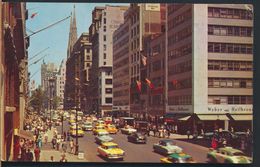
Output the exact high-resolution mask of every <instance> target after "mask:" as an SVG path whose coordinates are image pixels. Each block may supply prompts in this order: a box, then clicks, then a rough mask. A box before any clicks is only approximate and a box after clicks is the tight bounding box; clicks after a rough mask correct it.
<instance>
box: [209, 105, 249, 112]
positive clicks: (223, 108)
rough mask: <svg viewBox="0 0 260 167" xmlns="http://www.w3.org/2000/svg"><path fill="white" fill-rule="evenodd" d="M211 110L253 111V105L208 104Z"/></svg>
mask: <svg viewBox="0 0 260 167" xmlns="http://www.w3.org/2000/svg"><path fill="white" fill-rule="evenodd" d="M208 111H209V112H229V113H232V112H252V111H253V106H208Z"/></svg>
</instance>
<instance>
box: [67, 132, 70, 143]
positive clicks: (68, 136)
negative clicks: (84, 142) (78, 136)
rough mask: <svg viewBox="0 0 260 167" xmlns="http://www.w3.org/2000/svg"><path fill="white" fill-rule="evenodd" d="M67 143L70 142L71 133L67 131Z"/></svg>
mask: <svg viewBox="0 0 260 167" xmlns="http://www.w3.org/2000/svg"><path fill="white" fill-rule="evenodd" d="M67 141H70V132H69V131H67Z"/></svg>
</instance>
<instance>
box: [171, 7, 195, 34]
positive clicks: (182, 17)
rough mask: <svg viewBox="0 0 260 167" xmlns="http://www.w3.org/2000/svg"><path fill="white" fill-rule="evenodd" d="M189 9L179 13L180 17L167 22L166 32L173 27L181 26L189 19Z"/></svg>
mask: <svg viewBox="0 0 260 167" xmlns="http://www.w3.org/2000/svg"><path fill="white" fill-rule="evenodd" d="M191 16H192V15H191V9H188V10H186V11H185V12H183V13H181V14H180V15H178V16H176V17H174V18H173V19H171V20H169V23H168V30H171V29H173V28H174V27H176V26H178V25H180V24H182V23H183V22H185V21H187V20H190V19H191Z"/></svg>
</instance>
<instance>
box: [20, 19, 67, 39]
mask: <svg viewBox="0 0 260 167" xmlns="http://www.w3.org/2000/svg"><path fill="white" fill-rule="evenodd" d="M70 17H71V16H68V17H66V18H64V19H62V20H59V21H57V22H55V23H53V24H50V25H48V26H46V27H44V28H42V29H40V30H38V31H35V32H34V33H32V34H30V35H27V36H25V37H24V38H29V37H30V36H33V35H34V34H37V33H39V32H41V31H43V30H46V29H48V28H50V27H52V26H54V25H56V24H58V23H60V22H62V21H64V20H66V19H68V18H70Z"/></svg>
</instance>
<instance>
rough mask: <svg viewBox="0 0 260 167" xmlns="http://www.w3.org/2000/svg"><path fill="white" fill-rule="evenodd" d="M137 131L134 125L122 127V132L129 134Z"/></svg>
mask: <svg viewBox="0 0 260 167" xmlns="http://www.w3.org/2000/svg"><path fill="white" fill-rule="evenodd" d="M136 131H137V130H136V129H134V128H133V127H132V126H129V125H127V126H125V127H124V128H121V133H122V134H127V135H129V134H131V133H133V132H136Z"/></svg>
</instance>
